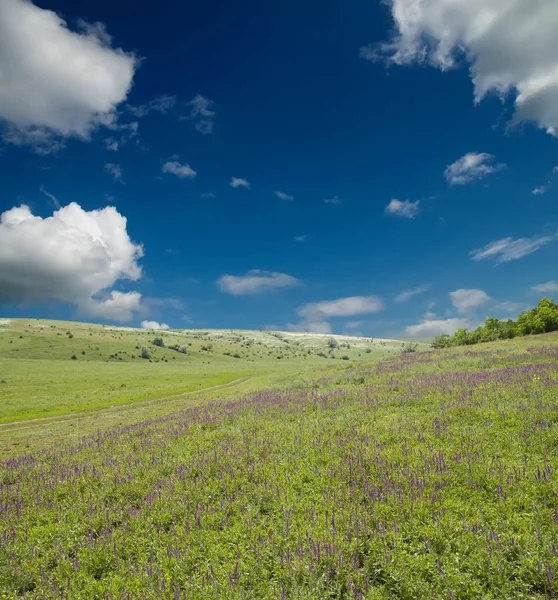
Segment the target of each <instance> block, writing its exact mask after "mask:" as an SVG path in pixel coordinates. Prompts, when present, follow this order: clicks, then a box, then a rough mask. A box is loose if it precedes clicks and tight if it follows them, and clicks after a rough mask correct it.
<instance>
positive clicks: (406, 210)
mask: <svg viewBox="0 0 558 600" xmlns="http://www.w3.org/2000/svg"><path fill="white" fill-rule="evenodd" d="M384 212H385V213H386V214H387V215H394V216H396V217H403V218H404V219H414V218H415V217H416V216H417V215H418V214H419V212H420V202H419V200H417V201H416V202H411V201H410V200H396V199H395V198H394V199H393V200H392V201H391V202H390V203H389V204H388V205H387V206H386V208H385V209H384Z"/></svg>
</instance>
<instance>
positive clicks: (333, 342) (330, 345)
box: [327, 338, 339, 348]
mask: <svg viewBox="0 0 558 600" xmlns="http://www.w3.org/2000/svg"><path fill="white" fill-rule="evenodd" d="M327 345H328V348H338V347H339V344H338V343H337V340H336V339H335V338H329V339H328V340H327Z"/></svg>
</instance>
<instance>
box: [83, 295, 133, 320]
mask: <svg viewBox="0 0 558 600" xmlns="http://www.w3.org/2000/svg"><path fill="white" fill-rule="evenodd" d="M80 310H81V311H82V312H84V313H86V314H88V315H91V316H93V317H101V318H103V319H110V320H112V321H131V320H132V319H133V318H134V314H135V313H137V312H142V311H143V310H144V306H143V305H142V301H141V294H140V293H139V292H127V293H123V292H118V291H116V290H113V291H112V292H110V294H109V297H108V298H106V299H105V300H94V299H92V298H91V299H89V300H88V301H87V302H85V303H84V304H82V305H81V306H80Z"/></svg>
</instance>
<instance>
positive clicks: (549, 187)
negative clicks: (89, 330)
mask: <svg viewBox="0 0 558 600" xmlns="http://www.w3.org/2000/svg"><path fill="white" fill-rule="evenodd" d="M267 4H268V3H261V2H252V1H246V2H243V3H240V4H238V3H237V4H231V3H229V2H224V1H223V0H211V1H208V2H204V3H193V2H185V3H178V4H177V3H176V2H170V1H166V0H164V1H163V2H160V3H158V4H157V7H156V8H154V7H153V6H150V7H147V5H146V7H145V8H141V7H138V8H135V9H134V10H133V11H131V10H129V6H128V5H125V4H124V3H122V2H110V3H109V2H102V1H101V2H97V3H93V4H92V3H90V2H84V1H79V0H78V1H75V0H74V1H72V2H69V1H68V2H63V1H61V2H39V3H36V4H31V3H29V2H24V1H23V0H5V1H4V2H3V3H2V6H0V23H3V24H2V25H0V71H2V70H4V71H5V72H6V73H7V74H6V76H5V80H6V83H5V85H4V92H3V93H0V121H1V127H2V133H1V135H2V143H1V150H0V189H1V191H2V193H1V195H0V203H1V205H0V213H3V216H2V222H1V223H0V302H1V303H2V306H1V307H0V312H1V313H2V315H4V316H7V317H20V316H30V317H41V318H67V319H83V320H92V321H98V322H106V323H112V322H119V323H123V324H127V325H131V326H140V324H141V323H142V322H153V323H154V324H156V323H161V324H162V323H164V324H168V325H169V326H170V327H215V328H245V329H262V328H266V327H273V328H278V329H301V330H313V331H321V332H329V331H332V332H334V333H355V334H361V335H370V336H404V335H416V336H422V335H435V334H438V333H442V332H447V333H452V332H453V331H454V330H455V329H456V328H457V327H459V326H468V327H473V326H476V325H477V324H478V322H479V321H480V320H483V319H484V317H485V316H486V315H487V314H490V315H493V316H496V317H499V318H507V317H508V316H513V317H515V316H516V314H517V312H518V311H519V310H522V309H524V308H525V307H528V306H531V305H533V304H534V303H536V302H537V301H538V299H539V298H540V297H541V296H544V295H547V296H550V297H554V298H557V297H558V284H557V283H556V281H558V274H557V273H556V257H557V242H558V238H557V230H558V225H557V223H558V210H557V200H558V169H556V170H554V169H555V167H558V139H557V133H556V132H557V130H558V108H555V107H558V92H557V91H556V90H557V89H558V80H557V79H558V76H557V75H556V73H558V42H557V41H556V39H555V35H554V31H555V29H556V26H558V7H557V5H556V3H554V2H552V1H551V0H548V1H546V0H545V1H543V0H540V1H538V2H536V3H535V5H533V3H532V0H524V1H521V2H517V3H516V5H515V7H514V8H510V7H509V6H508V3H507V2H505V1H504V0H482V2H481V0H474V1H471V0H467V1H466V0H457V2H456V1H455V0H453V1H452V2H450V0H434V1H433V2H431V3H429V6H427V7H425V6H424V4H422V3H419V2H418V0H391V1H390V2H387V3H380V2H376V1H374V0H368V1H364V0H362V1H361V0H358V1H356V2H351V3H347V2H341V1H330V2H327V3H323V2H317V1H314V0H308V1H307V2H305V3H302V4H301V3H300V2H296V3H295V2H293V1H290V0H288V1H285V2H282V3H280V4H279V3H278V4H277V5H274V6H271V5H267ZM489 5H490V6H489ZM481 7H484V8H487V9H488V8H490V9H491V12H490V11H487V13H486V14H485V13H484V12H483V11H481V10H480V8H481ZM411 9H413V10H411ZM526 11H527V12H526ZM526 14H528V18H527V17H526ZM72 203H73V204H72ZM110 207H113V208H110ZM533 288H535V289H533ZM406 292H415V293H414V294H409V293H406Z"/></svg>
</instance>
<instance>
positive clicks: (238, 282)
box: [217, 269, 302, 296]
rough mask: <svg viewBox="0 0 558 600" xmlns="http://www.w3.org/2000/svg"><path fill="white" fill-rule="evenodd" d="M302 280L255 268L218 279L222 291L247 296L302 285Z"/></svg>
mask: <svg viewBox="0 0 558 600" xmlns="http://www.w3.org/2000/svg"><path fill="white" fill-rule="evenodd" d="M301 283H302V282H301V281H300V280H299V279H297V278H296V277H293V276H292V275H287V274H286V273H273V272H270V271H261V270H258V269H254V270H252V271H249V272H248V273H247V274H246V275H240V276H238V275H223V276H222V277H220V278H219V279H218V280H217V285H218V287H219V289H220V290H221V291H222V292H225V293H226V294H231V295H233V296H247V295H255V294H262V293H263V292H274V291H277V290H281V289H286V288H293V287H297V286H299V285H301Z"/></svg>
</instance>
